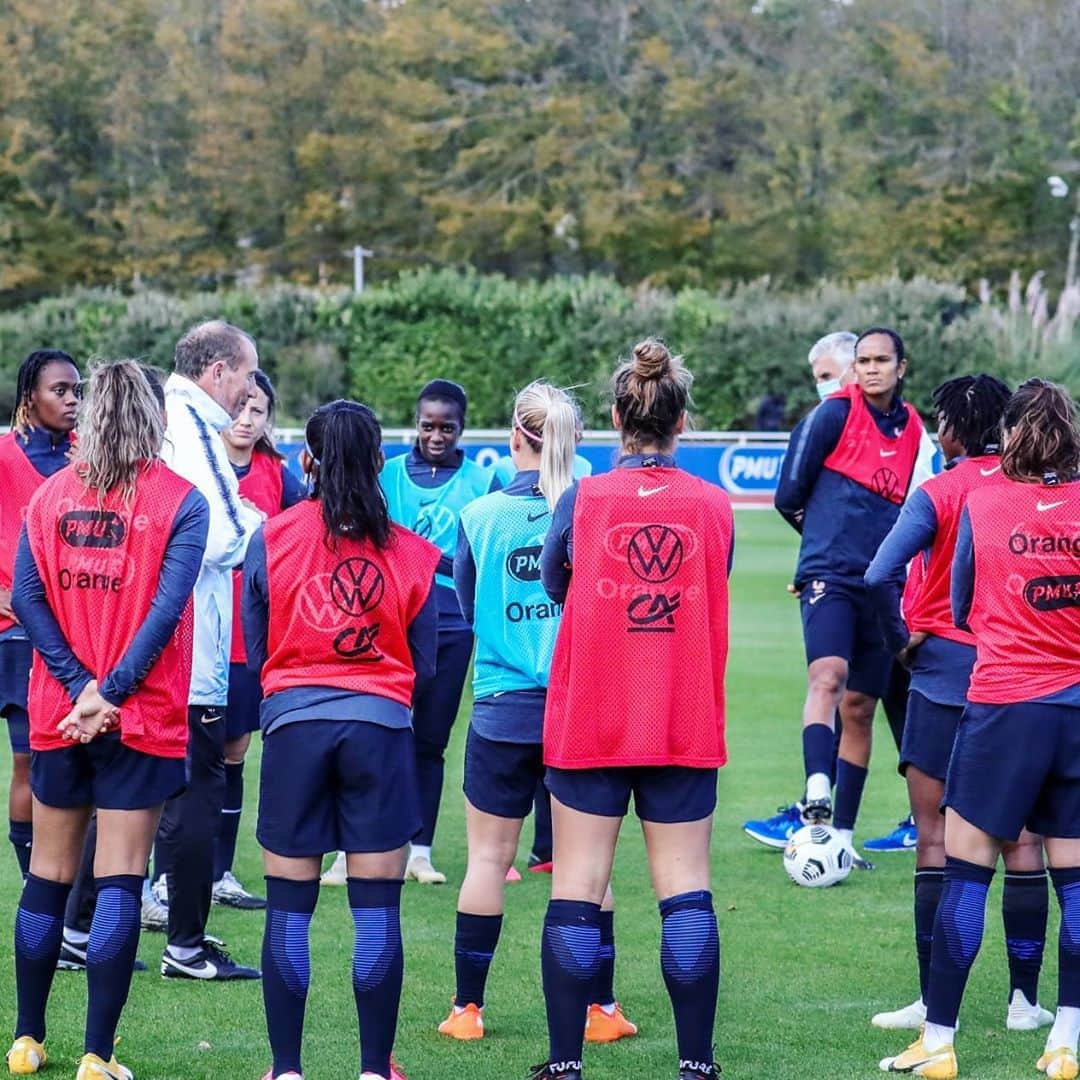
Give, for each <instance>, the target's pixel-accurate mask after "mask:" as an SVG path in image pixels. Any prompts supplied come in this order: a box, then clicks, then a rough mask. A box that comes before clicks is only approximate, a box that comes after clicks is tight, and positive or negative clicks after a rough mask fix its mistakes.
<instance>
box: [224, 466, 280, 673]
mask: <svg viewBox="0 0 1080 1080" xmlns="http://www.w3.org/2000/svg"><path fill="white" fill-rule="evenodd" d="M282 467H283V466H282V463H281V462H280V461H279V460H278V459H277V458H275V457H271V456H270V455H269V454H264V453H262V452H261V451H259V450H256V451H255V453H254V454H252V455H251V468H250V469H249V470H248V474H247V476H245V477H244V478H243V480H241V481H240V494H241V495H242V496H243V497H244V498H245V499H248V500H250V501H251V502H253V503H254V504H255V505H256V506H257V507H258V508H259V509H260V510H261V511H262V512H263V513H264V514H265V515H266V516H267V517H268V518H272V517H273V516H274V515H275V514H280V513H281V493H282V490H283V489H284V486H285V485H284V483H283V481H282V479H281V470H282ZM243 584H244V571H243V569H242V568H241V567H237V569H235V570H234V571H233V621H232V646H231V648H230V650H229V663H230V664H244V663H247V650H246V649H245V648H244V627H243V623H242V622H241V619H240V593H241V591H242V590H243Z"/></svg>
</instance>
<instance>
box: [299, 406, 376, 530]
mask: <svg viewBox="0 0 1080 1080" xmlns="http://www.w3.org/2000/svg"><path fill="white" fill-rule="evenodd" d="M304 434H305V437H306V439H307V447H308V451H309V452H310V453H311V456H312V457H313V458H314V459H315V463H316V465H317V466H318V471H317V473H316V480H315V497H316V498H317V499H318V500H319V502H320V503H321V504H322V516H323V523H324V524H325V525H326V543H327V545H328V546H329V547H334V546H335V541H336V538H337V537H339V536H347V537H350V538H351V539H354V540H370V541H371V543H372V544H374V545H375V547H376V548H379V549H380V550H381V549H382V548H385V547H386V546H387V545H388V544H389V542H390V512H389V510H388V509H387V506H386V496H384V495H383V491H382V487H381V486H380V485H379V470H380V468H381V466H382V449H381V448H382V428H381V427H380V426H379V421H378V420H377V419H376V418H375V414H374V413H373V412H372V411H371V409H369V408H368V407H367V406H366V405H361V404H360V402H358V401H343V400H340V399H339V400H337V401H331V402H330V403H329V404H328V405H321V406H320V407H319V408H318V409H316V410H315V412H314V413H312V416H311V419H310V420H308V422H307V427H306V428H305V429H304Z"/></svg>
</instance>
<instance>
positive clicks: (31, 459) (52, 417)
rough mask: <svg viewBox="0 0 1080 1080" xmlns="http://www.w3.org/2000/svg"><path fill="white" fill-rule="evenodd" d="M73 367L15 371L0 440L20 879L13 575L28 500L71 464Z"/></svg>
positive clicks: (26, 814) (0, 644)
mask: <svg viewBox="0 0 1080 1080" xmlns="http://www.w3.org/2000/svg"><path fill="white" fill-rule="evenodd" d="M81 385H82V384H81V383H80V381H79V370H78V368H76V366H75V361H74V360H72V359H71V357H70V356H68V354H67V353H65V352H60V350H59V349H39V350H38V351H37V352H32V353H31V354H30V355H29V356H28V357H27V358H26V359H25V360H23V362H22V363H21V364H20V365H19V373H18V376H17V383H16V399H15V415H14V416H13V417H12V418H11V431H9V432H8V433H7V434H6V435H0V471H2V472H3V476H4V483H3V484H2V485H0V713H2V714H3V715H4V717H5V718H6V720H7V729H8V738H9V739H10V741H11V753H12V759H13V763H12V769H11V787H10V790H9V793H8V838H9V839H10V840H11V845H12V847H13V848H14V849H15V857H16V859H18V861H19V869H20V870H21V871H22V873H23V874H25V873H26V872H27V870H28V869H29V867H30V845H31V843H32V841H33V826H32V825H31V821H30V816H31V815H30V737H29V721H28V719H27V715H26V687H27V682H28V680H29V678H30V660H31V657H32V656H33V649H32V647H31V645H30V642H29V640H28V639H27V636H26V631H25V630H24V629H23V627H21V626H20V625H19V620H18V619H17V618H16V617H15V613H14V612H13V611H12V609H11V575H12V572H13V570H14V566H15V549H16V547H17V545H18V542H19V530H20V529H21V528H22V523H23V516H24V515H25V513H26V506H27V503H29V502H30V497H31V496H32V495H33V494H34V492H35V491H36V490H37V489H38V487H39V486H40V485H41V483H42V482H43V481H44V480H45V479H46V477H49V476H52V474H53V473H55V472H57V471H58V470H60V469H62V468H63V467H64V466H65V465H66V464H67V463H68V454H69V453H70V451H71V433H72V431H73V430H74V428H75V415H76V413H77V411H78V407H79V395H80V393H81Z"/></svg>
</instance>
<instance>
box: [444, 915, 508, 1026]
mask: <svg viewBox="0 0 1080 1080" xmlns="http://www.w3.org/2000/svg"><path fill="white" fill-rule="evenodd" d="M502 921H503V917H502V916H501V915H470V914H469V913H468V912H465V911H459V912H458V913H457V931H456V933H455V934H454V970H455V972H456V974H457V993H456V994H455V995H454V1004H455V1005H460V1006H462V1007H463V1008H464V1006H466V1005H469V1004H472V1005H476V1006H480V1007H482V1006H483V1004H484V987H485V986H486V984H487V976H488V968H490V967H491V958H492V957H493V956H494V955H495V946H496V945H498V943H499V933H500V932H501V930H502Z"/></svg>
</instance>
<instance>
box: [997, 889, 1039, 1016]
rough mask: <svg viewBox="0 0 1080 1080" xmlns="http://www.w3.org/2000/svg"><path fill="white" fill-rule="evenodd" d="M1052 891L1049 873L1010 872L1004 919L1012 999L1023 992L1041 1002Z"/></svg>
mask: <svg viewBox="0 0 1080 1080" xmlns="http://www.w3.org/2000/svg"><path fill="white" fill-rule="evenodd" d="M1049 906H1050V889H1049V887H1048V886H1047V884H1046V871H1045V870H1006V871H1005V887H1004V889H1003V890H1002V893H1001V920H1002V922H1003V923H1004V924H1005V949H1006V951H1007V953H1008V956H1009V998H1010V1000H1011V999H1012V995H1013V991H1014V990H1020V991H1021V992H1022V993H1023V995H1024V997H1026V998H1027V999H1028V1001H1029V1002H1031V1004H1032V1005H1034V1004H1035V1002H1037V1001H1038V1000H1039V975H1040V973H1041V971H1042V961H1043V951H1044V949H1045V947H1046V919H1047V914H1048V909H1049Z"/></svg>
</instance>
